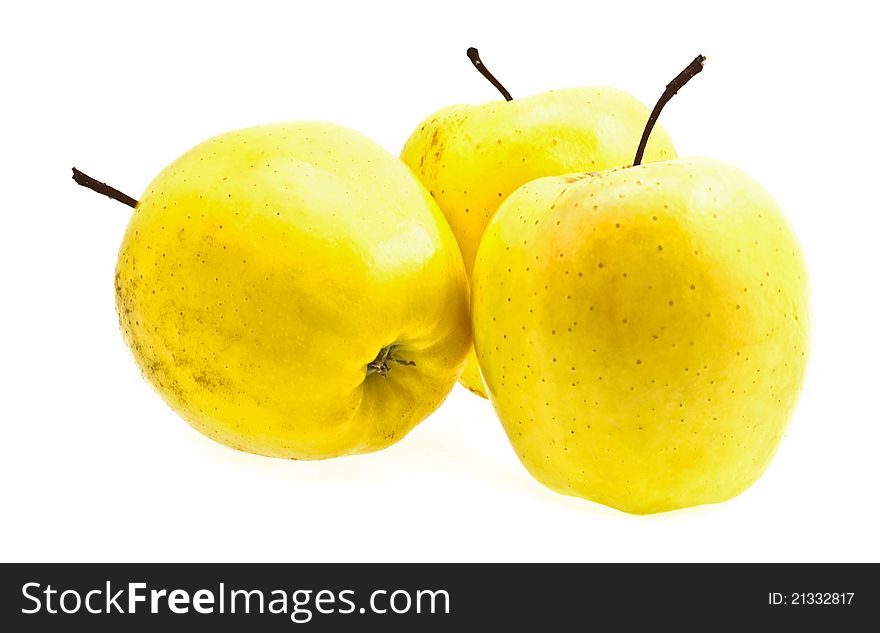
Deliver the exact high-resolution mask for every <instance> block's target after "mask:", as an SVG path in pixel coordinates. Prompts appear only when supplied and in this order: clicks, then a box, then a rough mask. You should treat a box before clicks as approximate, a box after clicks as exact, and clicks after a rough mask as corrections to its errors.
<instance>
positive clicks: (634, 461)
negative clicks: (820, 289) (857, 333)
mask: <svg viewBox="0 0 880 633" xmlns="http://www.w3.org/2000/svg"><path fill="white" fill-rule="evenodd" d="M472 291H473V295H472V318H473V332H474V339H475V345H476V353H477V356H478V358H479V362H480V366H481V368H482V373H483V377H484V379H485V383H486V386H487V388H488V392H489V398H490V399H491V401H492V404H493V406H494V407H495V410H496V411H497V413H498V416H499V418H500V419H501V422H502V424H503V426H504V429H505V431H506V432H507V435H508V437H509V439H510V442H511V444H512V445H513V447H514V449H515V451H516V453H517V455H518V456H519V458H520V460H521V461H522V462H523V464H524V465H525V466H526V468H527V469H528V470H529V472H530V473H531V474H532V475H533V476H534V477H535V478H537V479H538V480H539V481H540V482H542V483H544V484H545V485H546V486H548V487H550V488H551V489H553V490H555V491H557V492H560V493H564V494H569V495H575V496H579V497H584V498H586V499H590V500H593V501H596V502H599V503H602V504H605V505H609V506H612V507H614V508H618V509H620V510H623V511H625V512H630V513H636V514H646V513H653V512H663V511H667V510H673V509H675V508H682V507H687V506H695V505H698V504H704V503H714V502H719V501H723V500H726V499H729V498H731V497H733V496H735V495H737V494H739V493H740V492H742V491H743V490H745V489H746V488H748V487H749V486H750V485H751V484H752V483H753V482H754V481H755V480H757V479H758V477H759V476H760V475H761V473H762V472H763V471H764V469H765V468H766V467H767V465H768V463H769V462H770V460H771V458H772V456H773V454H774V452H775V450H776V447H777V445H778V444H779V441H780V438H781V437H782V435H783V432H784V431H785V428H786V425H787V423H788V421H789V419H790V418H791V415H792V412H793V410H794V407H795V404H796V401H797V398H798V394H799V392H800V390H801V385H802V382H803V377H804V372H805V368H806V363H807V356H808V350H809V314H808V309H809V308H808V285H807V274H806V270H805V266H804V260H803V258H802V255H801V251H800V248H799V246H798V243H797V241H796V239H795V237H794V235H793V233H792V231H791V229H790V228H789V226H788V225H787V224H786V221H785V219H784V218H783V216H782V214H781V212H780V210H779V208H778V206H777V205H776V203H775V202H774V201H773V199H772V198H771V197H770V195H769V194H768V193H767V192H766V191H765V190H764V189H763V188H762V187H761V186H760V185H758V184H757V183H756V182H755V181H754V180H752V179H751V178H750V177H749V176H747V175H746V174H745V173H743V172H742V171H739V170H738V169H735V168H733V167H731V166H729V165H726V164H724V163H721V162H717V161H711V160H706V159H698V158H696V159H685V160H674V161H664V162H658V163H652V164H644V165H641V166H638V167H630V168H623V169H615V170H610V171H605V172H602V173H598V174H575V175H571V176H565V177H552V178H544V179H540V180H537V181H534V182H531V183H529V184H527V185H525V186H523V187H521V188H520V189H518V190H517V191H516V192H515V193H514V194H513V195H511V196H510V197H509V198H508V199H507V201H506V202H505V203H504V204H503V205H502V207H501V208H500V209H499V210H498V212H497V213H496V214H495V217H494V218H493V219H492V222H491V223H490V224H489V226H488V228H487V229H486V232H485V236H484V238H483V241H482V244H481V245H480V249H479V254H478V256H477V261H476V266H475V270H474V277H473V289H472Z"/></svg>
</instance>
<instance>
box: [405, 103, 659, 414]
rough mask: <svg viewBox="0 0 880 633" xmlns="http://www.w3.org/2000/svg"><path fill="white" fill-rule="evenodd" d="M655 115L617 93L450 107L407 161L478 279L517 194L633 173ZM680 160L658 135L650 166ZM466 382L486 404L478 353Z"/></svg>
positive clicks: (409, 147)
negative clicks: (487, 234) (497, 216)
mask: <svg viewBox="0 0 880 633" xmlns="http://www.w3.org/2000/svg"><path fill="white" fill-rule="evenodd" d="M648 114H649V112H648V108H646V107H645V106H644V105H643V104H642V103H641V102H640V101H639V100H638V99H636V98H635V97H633V96H632V95H630V94H628V93H626V92H623V91H621V90H616V89H614V88H609V87H588V88H569V89H564V90H551V91H550V92H545V93H543V94H538V95H534V96H531V97H524V98H522V99H514V100H513V101H509V102H506V101H491V102H488V103H484V104H482V105H476V106H470V105H457V106H450V107H447V108H444V109H442V110H440V111H439V112H437V113H435V114H433V115H431V116H430V117H428V118H427V119H425V121H423V122H422V123H421V124H420V125H419V126H418V127H417V128H416V130H415V131H414V132H413V134H412V135H411V136H410V138H409V140H408V141H407V142H406V145H405V146H404V148H403V151H402V153H401V156H400V157H401V159H403V162H405V163H406V164H407V165H409V167H410V168H411V169H412V170H413V172H414V173H415V174H416V175H417V176H418V177H419V179H420V180H421V181H422V182H423V183H424V184H425V186H426V187H427V188H428V189H429V190H430V192H431V194H432V195H433V196H434V198H435V199H436V200H437V202H438V204H439V205H440V209H441V210H442V211H443V213H444V215H445V216H446V219H447V220H449V224H450V226H451V227H452V231H453V233H455V237H456V239H457V240H458V245H459V246H460V247H461V253H462V256H463V257H464V263H465V266H466V268H467V271H468V274H470V273H471V270H472V268H473V263H474V258H475V257H476V254H477V247H478V246H479V244H480V238H481V237H482V235H483V230H484V229H485V228H486V224H487V223H488V222H489V219H490V218H491V217H492V215H493V214H494V213H495V210H496V209H497V208H498V206H499V205H500V204H501V203H502V202H503V200H504V199H505V198H506V197H507V196H508V195H509V194H510V193H511V192H512V191H514V190H515V189H516V188H517V187H519V186H520V185H523V184H525V183H527V182H529V181H531V180H534V179H536V178H541V177H544V176H558V175H560V174H567V173H570V172H576V171H600V170H603V169H608V168H611V167H617V166H620V165H627V164H630V163H631V162H632V157H633V151H634V148H635V147H636V146H638V144H639V139H640V138H641V135H642V130H643V128H644V127H645V122H646V121H647V120H648ZM675 157H676V153H675V148H674V147H673V146H672V142H671V141H670V140H669V136H668V135H667V134H666V131H665V130H663V129H662V128H660V127H659V126H658V127H656V128H655V129H654V132H653V133H652V134H651V138H650V141H649V143H648V146H647V150H646V152H645V162H650V161H656V160H664V159H672V158H675ZM461 382H462V384H463V385H464V386H465V387H467V388H468V389H470V390H471V391H473V392H474V393H477V394H479V395H481V396H483V397H485V395H486V394H485V390H484V388H483V381H482V380H481V378H480V370H479V367H478V365H477V360H476V357H475V356H474V354H473V352H471V354H470V356H469V358H468V363H467V366H466V367H465V370H464V373H463V374H462V376H461Z"/></svg>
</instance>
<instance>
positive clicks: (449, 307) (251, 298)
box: [116, 123, 470, 459]
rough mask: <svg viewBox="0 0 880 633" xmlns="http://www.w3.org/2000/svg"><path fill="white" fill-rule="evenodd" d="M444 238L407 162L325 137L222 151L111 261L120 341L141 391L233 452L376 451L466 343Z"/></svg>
mask: <svg viewBox="0 0 880 633" xmlns="http://www.w3.org/2000/svg"><path fill="white" fill-rule="evenodd" d="M467 292H468V290H467V279H466V275H465V269H464V266H463V264H462V261H461V256H460V254H459V252H458V248H457V246H456V244H455V239H454V237H453V235H452V233H451V231H450V230H449V226H448V225H447V223H446V221H445V220H444V218H443V215H442V214H441V213H440V211H439V209H438V208H437V206H436V204H435V202H434V201H433V200H432V199H431V197H430V195H429V194H428V192H427V191H426V190H425V189H424V188H423V187H422V185H421V184H419V182H418V181H417V180H416V179H415V178H414V177H413V176H412V174H411V173H410V171H409V170H408V169H407V168H406V166H405V165H404V164H403V163H401V162H400V161H399V160H398V159H397V158H395V157H394V156H391V155H390V154H388V153H386V152H385V151H384V150H382V149H380V148H379V147H378V146H376V145H375V144H373V143H372V142H371V141H370V140H368V139H366V138H365V137H363V136H361V135H360V134H357V133H355V132H353V131H351V130H348V129H345V128H342V127H338V126H335V125H329V124H323V123H291V124H279V125H269V126H264V127H255V128H251V129H245V130H239V131H236V132H230V133H228V134H223V135H221V136H217V137H215V138H213V139H210V140H208V141H206V142H205V143H202V144H201V145H199V146H198V147H196V148H194V149H192V150H190V151H189V152H187V153H186V154H184V155H183V156H181V157H180V158H178V159H177V160H176V161H174V162H173V163H172V164H171V165H169V166H168V167H167V168H166V169H165V170H164V171H162V173H160V174H159V175H158V176H157V177H156V179H155V180H154V181H153V182H152V184H150V186H149V187H148V188H147V190H146V192H145V193H144V195H143V196H142V197H141V198H140V200H139V202H138V203H137V205H136V207H135V209H134V213H133V215H132V217H131V222H130V224H129V226H128V230H127V232H126V234H125V238H124V240H123V243H122V247H121V249H120V252H119V261H118V265H117V269H116V303H117V308H118V311H119V318H120V322H121V325H122V331H123V334H124V337H125V340H126V341H127V343H128V345H129V346H130V348H131V350H132V353H133V354H134V357H135V360H136V361H137V363H138V365H139V366H140V368H141V370H142V372H143V374H144V376H145V377H146V379H147V380H148V381H149V383H150V384H151V385H152V386H153V387H154V388H155V389H156V390H157V391H158V392H159V394H160V395H161V396H162V397H163V398H164V399H165V401H166V402H167V403H168V404H169V405H171V407H172V408H173V409H174V410H175V411H177V412H178V413H179V414H180V415H181V416H182V417H184V418H185V419H186V420H187V421H188V422H189V423H190V424H191V425H192V426H194V427H195V428H196V429H198V430H199V431H201V432H202V433H204V434H205V435H208V436H209V437H212V438H214V439H215V440H218V441H220V442H222V443H224V444H227V445H229V446H233V447H235V448H239V449H241V450H245V451H250V452H253V453H259V454H262V455H270V456H276V457H288V458H302V459H311V458H324V457H332V456H336V455H345V454H351V453H362V452H366V451H373V450H376V449H380V448H383V447H385V446H388V445H389V444H391V443H393V442H395V441H397V440H399V439H400V438H402V437H403V436H404V435H406V433H407V432H408V431H409V430H410V429H412V428H413V426H415V425H416V424H417V423H418V422H420V421H421V420H422V419H424V418H425V417H426V416H427V415H428V414H429V413H431V412H432V411H433V410H434V409H435V408H436V407H437V406H438V405H439V404H440V403H441V402H442V401H443V399H444V398H445V397H446V395H447V393H448V392H449V390H450V389H451V387H452V386H453V384H454V383H455V380H456V379H457V378H458V376H459V374H460V372H461V369H462V367H463V365H464V361H465V357H466V354H467V351H468V348H469V346H470V335H469V322H468V296H467Z"/></svg>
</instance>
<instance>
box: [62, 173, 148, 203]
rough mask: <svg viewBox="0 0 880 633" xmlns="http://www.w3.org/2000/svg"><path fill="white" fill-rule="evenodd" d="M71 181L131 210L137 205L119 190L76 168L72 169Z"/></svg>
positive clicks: (135, 201)
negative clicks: (125, 205)
mask: <svg viewBox="0 0 880 633" xmlns="http://www.w3.org/2000/svg"><path fill="white" fill-rule="evenodd" d="M73 180H74V181H75V182H76V184H78V185H82V186H83V187H86V188H87V189H91V190H92V191H94V192H96V193H100V194H103V195H105V196H107V197H108V198H113V199H114V200H116V201H117V202H121V203H122V204H127V205H128V206H130V207H131V208H132V209H134V207H135V205H137V202H138V201H137V200H135V199H134V198H132V197H131V196H127V195H125V194H124V193H122V192H121V191H119V189H114V188H113V187H111V186H110V185H108V184H106V183H103V182H100V181H98V180H95V179H94V178H92V177H91V176H87V175H86V174H84V173H82V172H81V171H80V170H79V169H77V168H76V167H74V168H73Z"/></svg>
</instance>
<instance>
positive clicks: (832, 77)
mask: <svg viewBox="0 0 880 633" xmlns="http://www.w3.org/2000/svg"><path fill="white" fill-rule="evenodd" d="M241 4H242V6H241V7H238V8H235V7H232V6H227V5H224V4H222V3H216V2H213V3H205V4H202V5H200V4H196V3H192V4H190V3H181V2H174V3H164V2H149V3H139V4H137V5H136V6H126V5H125V4H124V3H107V4H103V5H102V4H96V3H93V2H76V3H60V2H59V3H57V4H43V3H36V2H33V3H24V2H19V3H13V4H12V5H11V6H13V7H14V8H10V6H7V7H6V8H5V9H4V15H3V16H2V19H0V53H2V56H0V59H2V60H3V61H2V70H0V82H2V83H0V85H2V89H0V93H2V96H0V113H2V116H0V178H2V198H0V208H2V232H0V242H2V243H0V258H2V261H0V274H2V295H0V296H2V310H0V320H2V322H0V336H2V347H0V358H2V382H0V384H2V414H0V415H2V457H0V486H2V499H0V504H2V505H0V507H2V515H3V518H2V521H0V559H2V560H76V561H115V560H147V561H164V560H168V561H175V560H182V561H212V560H227V561H245V560H252V561H337V560H370V561H390V560H394V561H427V560H443V561H456V560H465V561H466V560H495V561H508V560H528V561H539V560H561V561H605V560H609V561H626V560H629V561H640V560H652V561H653V560H673V561H704V560H712V561H714V560H721V561H745V560H762V561H806V560H872V561H877V560H878V559H880V556H878V554H880V549H878V538H877V535H878V531H880V522H878V516H880V514H878V492H877V487H878V483H880V477H878V447H880V415H878V407H877V395H876V394H877V391H878V389H880V384H878V382H880V381H878V378H880V345H878V332H880V326H878V322H880V315H878V299H877V294H878V282H877V273H878V272H880V256H878V252H880V219H878V218H880V205H878V196H877V184H876V183H877V178H878V155H880V149H878V145H880V144H878V141H880V135H878V125H880V124H878V112H880V104H878V92H877V90H878V89H877V85H878V82H877V75H876V67H877V62H878V61H880V51H878V45H877V43H876V42H877V35H876V32H875V30H876V28H875V27H876V24H877V22H876V19H874V18H873V17H872V16H870V15H868V11H872V9H869V8H868V7H870V6H871V5H870V3H863V2H842V1H838V2H835V3H833V5H827V4H826V3H823V5H821V6H822V7H826V6H827V7H828V8H819V6H820V5H818V4H813V3H799V4H798V5H797V8H795V5H791V4H789V3H771V2H766V1H763V2H757V3H754V2H737V3H735V4H734V5H733V6H732V7H731V8H730V9H719V8H715V6H714V4H713V3H706V2H691V3H683V2H645V3H638V4H636V3H624V2H602V3H599V2H584V1H582V0H580V1H577V2H571V3H561V2H551V1H548V0H540V1H538V0H533V1H532V2H529V3H514V2H504V3H496V4H494V6H492V5H490V4H489V3H482V2H480V3H477V2H473V1H470V2H455V1H449V0H445V1H444V2H441V3H437V2H433V3H424V4H419V3H400V5H392V4H386V5H382V4H381V3H377V2H362V3H350V4H341V3H334V2H329V1H324V2H309V3H289V2H288V3H281V2H278V3H275V4H272V3H266V4H264V3H261V2H255V1H250V2H247V3H241ZM25 7H26V8H25ZM470 45H475V46H478V47H479V48H480V50H481V53H482V54H483V59H484V60H485V62H486V64H487V65H488V66H489V68H491V69H492V70H493V72H494V73H495V74H496V75H497V76H498V77H499V78H500V79H501V80H502V81H503V82H504V83H505V84H506V85H507V88H508V89H509V90H510V91H511V92H512V93H513V94H514V96H517V95H519V96H524V95H528V94H532V93H537V92H541V91H544V90H548V89H551V88H556V87H564V86H577V85H589V84H610V85H614V86H617V87H620V88H623V89H625V90H628V91H630V92H631V93H633V94H634V95H636V96H637V97H638V98H640V99H641V100H642V101H644V102H646V103H649V104H652V103H653V102H654V100H655V99H656V98H657V96H659V93H660V92H661V90H662V88H663V86H664V85H665V84H666V83H667V81H668V80H669V79H671V78H672V77H673V76H674V75H675V74H676V73H677V72H678V71H679V70H680V69H681V68H683V67H684V66H685V65H686V64H687V62H689V61H690V60H691V59H692V58H693V57H694V56H695V55H696V54H697V53H704V54H706V55H707V56H708V57H709V60H708V62H707V64H706V70H705V71H704V72H703V73H702V74H701V75H700V76H698V77H697V78H696V79H694V80H693V82H692V83H691V84H690V85H688V86H687V88H685V89H684V90H683V91H682V92H681V93H680V94H679V96H678V97H677V98H676V99H675V100H673V101H672V103H671V104H670V105H669V106H668V107H667V110H666V111H665V112H664V114H663V117H662V122H663V125H664V126H665V127H666V129H667V130H668V131H669V132H670V134H671V135H672V138H673V139H674V141H675V144H676V146H677V148H678V150H679V152H680V154H682V155H706V156H712V157H716V158H720V159H723V160H727V161H729V162H732V163H734V164H736V165H739V166H740V167H742V168H744V169H745V170H747V171H749V172H750V173H752V174H753V175H754V176H755V177H756V178H757V179H758V180H759V181H761V182H763V183H764V184H765V185H766V186H767V187H768V188H769V189H770V191H771V192H772V193H773V194H774V195H775V196H776V197H777V199H778V200H779V202H780V203H781V205H782V207H783V209H784V210H785V211H786V213H787V215H788V217H789V218H790V220H791V222H792V224H793V225H794V228H795V230H796V232H797V234H798V236H799V238H800V239H801V241H802V244H803V246H804V249H805V252H806V255H807V261H808V264H809V267H810V272H811V276H812V287H813V316H814V339H813V354H812V359H811V362H810V367H809V373H808V378H807V383H806V386H805V389H804V394H803V397H802V399H801V402H800V405H799V408H798V410H797V412H796V414H795V417H794V420H793V421H792V423H791V425H790V427H789V431H788V433H787V435H786V437H785V439H784V441H783V443H782V446H781V448H780V450H779V452H778V454H777V456H776V458H775V460H774V462H773V463H772V464H771V466H770V468H769V470H768V471H767V473H766V474H765V475H764V477H763V478H762V479H761V480H760V481H759V482H758V483H757V484H756V485H755V486H753V487H752V488H751V489H750V490H748V491H747V492H746V493H744V494H743V495H741V496H740V497H738V498H736V499H734V500H732V501H729V502H727V503H723V504H720V505H716V506H709V507H700V508H695V509H691V510H684V511H678V512H673V513H668V514H663V515H656V516H649V517H635V516H628V515H625V514H622V513H619V512H617V511H614V510H611V509H608V508H605V507H602V506H599V505H596V504H592V503H589V502H586V501H582V500H578V499H574V498H565V497H562V496H558V495H556V494H554V493H552V492H550V491H548V490H546V489H544V488H543V487H541V486H540V485H539V484H538V483H537V482H535V481H534V480H532V479H531V477H530V476H529V475H528V474H527V473H526V471H525V470H524V469H523V468H522V467H521V466H520V464H519V462H518V461H517V459H516V458H515V456H514V453H513V451H512V450H511V448H510V446H509V444H508V442H507V440H506V438H505V436H504V434H503V432H502V430H501V427H500V425H499V424H498V422H497V420H496V419H495V417H494V414H493V412H492V409H491V407H490V405H489V403H488V402H486V401H483V400H480V399H478V398H476V397H474V396H472V395H470V394H469V393H467V392H465V391H464V390H463V389H461V388H459V387H457V388H456V389H455V390H454V391H453V393H452V394H451V396H450V397H449V399H448V401H447V402H446V404H445V405H444V406H443V407H442V408H441V409H440V410H439V411H438V412H437V413H435V414H434V415H433V416H431V417H430V418H429V419H428V420H427V421H425V422H424V423H423V424H422V425H421V426H420V427H418V428H417V429H416V430H415V431H414V432H413V433H412V434H411V435H410V436H408V437H407V438H406V439H404V440H403V441H401V442H400V443H399V444H397V445H395V446H393V447H391V448H390V449H388V450H386V451H383V452H380V453H375V454H372V455H367V456H360V457H353V458H343V459H336V460H330V461H325V462H289V461H282V460H272V459H267V458H261V457H256V456H252V455H247V454H243V453H238V452H235V451H233V450H230V449H228V448H225V447H223V446H221V445H219V444H215V443H213V442H211V441H210V440H207V439H205V438H204V437H202V436H200V435H199V434H198V433H196V432H195V431H193V430H192V429H190V427H189V426H187V425H186V424H185V423H184V422H182V421H181V420H180V419H179V418H178V417H177V416H176V415H175V414H174V413H173V412H172V411H171V410H170V409H168V408H167V407H166V406H165V405H164V404H163V403H162V401H161V400H160V399H159V397H158V396H156V395H155V394H154V393H153V392H152V391H151V390H150V388H149V387H148V386H147V385H146V383H145V382H144V381H143V380H142V379H141V377H140V374H139V372H138V370H137V368H136V367H135V365H134V363H133V362H132V360H131V358H130V356H129V353H128V351H127V349H126V347H125V345H124V343H123V341H122V339H121V337H120V335H119V332H118V326H117V319H116V313H115V311H114V304H113V285H112V284H113V269H114V265H115V258H116V251H117V248H118V245H119V242H120V239H121V236H122V233H123V230H124V228H125V225H126V222H127V218H128V213H127V209H126V208H125V207H123V206H121V205H119V204H116V203H114V202H112V201H110V200H107V199H104V198H102V197H100V196H97V195H95V194H92V193H90V192H88V191H86V190H84V189H82V188H79V187H76V186H75V185H74V183H73V182H72V181H71V180H70V178H69V170H70V167H71V166H72V165H74V164H76V165H77V166H79V167H80V168H82V169H83V170H84V171H86V172H87V173H90V174H93V175H94V176H96V177H99V178H100V179H103V180H106V181H108V182H110V183H112V184H114V185H115V186H117V187H118V188H120V189H122V190H124V191H127V192H130V193H131V195H133V196H135V197H137V196H138V195H140V193H141V191H142V190H143V189H144V187H145V186H146V184H147V183H148V182H149V181H150V180H151V179H152V178H153V176H154V175H155V174H156V173H157V172H158V171H159V169H160V168H162V167H163V166H164V165H165V164H167V163H168V162H170V161H171V160H172V159H174V158H175V157H176V156H177V155H179V154H180V153H181V152H183V151H184V150H186V149H187V148H189V147H190V146H192V145H194V144H195V143H197V142H199V141H201V140H203V139H205V138H207V137H209V136H212V135H214V134H216V133H219V132H223V131H226V130H229V129H233V128H236V127H241V126H246V125H251V124H257V123H266V122H273V121H278V120H294V119H324V120H328V121H336V122H339V123H343V124H347V125H349V126H351V127H354V128H357V129H359V130H361V131H362V132H364V133H366V134H367V135H369V136H371V137H373V138H374V139H376V140H377V141H378V142H379V143H381V144H382V145H383V146H385V147H386V148H387V149H388V150H389V151H391V152H393V153H397V152H398V151H399V148H400V147H401V145H402V143H403V142H404V140H405V139H406V138H407V136H408V135H409V133H410V131H411V130H412V128H413V127H414V126H415V125H416V124H417V123H418V122H419V121H420V120H421V119H422V118H424V117H425V116H426V115H428V114H429V113H431V112H433V111H434V110H436V109H438V108H440V107H442V106H444V105H448V104H450V103H459V102H471V103H477V102H481V101H484V100H488V99H495V98H497V95H496V93H495V91H494V90H493V88H492V87H491V86H490V85H489V84H488V83H486V82H485V81H484V80H483V79H482V78H481V77H480V76H479V75H478V74H477V73H476V72H475V71H474V69H473V68H472V67H471V66H470V63H469V62H468V60H467V58H466V57H465V49H466V48H467V47H468V46H470Z"/></svg>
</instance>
